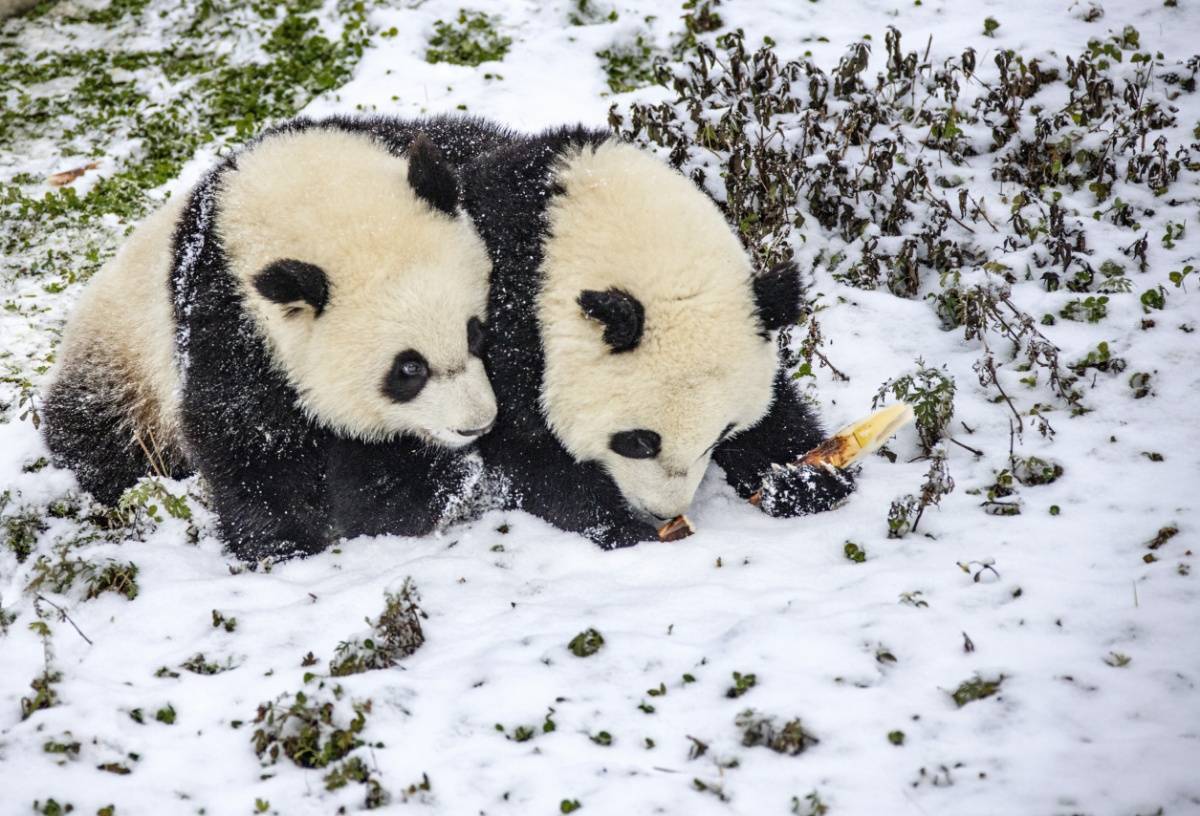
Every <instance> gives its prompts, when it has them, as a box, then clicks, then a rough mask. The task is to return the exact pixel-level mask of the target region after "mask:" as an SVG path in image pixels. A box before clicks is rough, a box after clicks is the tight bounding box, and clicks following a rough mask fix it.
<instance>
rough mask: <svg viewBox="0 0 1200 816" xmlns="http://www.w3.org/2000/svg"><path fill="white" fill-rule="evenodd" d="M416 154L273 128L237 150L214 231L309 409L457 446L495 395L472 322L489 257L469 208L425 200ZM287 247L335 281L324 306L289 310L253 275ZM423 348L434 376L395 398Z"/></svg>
mask: <svg viewBox="0 0 1200 816" xmlns="http://www.w3.org/2000/svg"><path fill="white" fill-rule="evenodd" d="M407 170H408V163H407V162H406V161H405V160H404V159H402V158H397V157H395V156H393V155H391V154H389V153H388V152H387V151H386V150H384V149H383V148H381V147H380V146H378V145H377V144H375V143H374V142H373V141H372V140H371V139H370V138H369V137H367V136H365V135H361V134H352V133H346V132H344V131H339V130H332V129H330V130H326V129H316V128H314V129H309V130H304V131H300V132H298V133H292V134H284V135H279V136H274V137H272V138H270V139H268V140H266V141H264V142H263V143H262V144H261V145H259V146H257V147H255V148H254V149H253V150H251V151H250V152H249V153H248V154H246V155H244V156H242V157H241V158H239V160H238V163H237V170H236V171H233V172H229V173H227V174H226V175H225V176H224V177H223V179H222V183H221V187H220V191H219V199H218V200H219V202H220V204H219V211H218V216H217V232H218V235H219V236H220V239H221V241H222V243H223V246H224V248H225V252H226V255H227V258H228V262H229V265H230V268H231V269H232V270H233V272H234V274H235V275H236V276H237V277H238V279H239V280H240V281H241V282H242V284H243V286H244V292H245V296H246V303H247V306H248V308H249V310H250V312H251V313H252V314H253V315H254V316H255V318H256V319H257V321H258V323H259V325H260V327H261V328H262V331H263V333H264V335H265V336H266V337H267V338H268V341H269V343H270V345H271V347H272V349H273V354H274V357H275V359H276V360H277V361H278V363H279V366H280V369H281V370H282V371H283V372H284V373H285V374H286V375H287V377H288V379H289V381H290V382H291V384H292V385H293V386H294V387H295V389H296V390H297V392H298V393H299V394H300V402H301V406H302V407H303V409H304V410H305V411H306V412H307V413H308V414H309V415H310V416H312V417H313V418H314V419H315V420H316V421H318V422H321V423H323V424H325V425H326V426H328V427H330V428H332V429H334V430H335V431H338V432H340V433H342V434H345V435H348V436H352V437H357V438H361V439H366V440H379V439H385V438H389V437H391V436H394V435H396V434H398V433H401V432H411V433H416V434H419V435H422V436H424V437H426V438H427V439H429V440H430V441H436V442H438V443H441V444H445V445H450V446H457V445H463V444H466V443H467V442H469V441H470V437H466V436H462V435H460V434H458V433H457V431H458V430H468V429H475V428H482V427H486V426H488V425H490V424H491V422H492V420H493V419H494V418H495V414H496V401H495V396H494V394H493V393H492V389H491V385H490V384H489V383H488V380H487V375H486V374H485V373H484V369H483V364H482V363H481V362H480V360H479V359H478V358H475V357H471V356H469V355H468V353H467V320H468V319H469V318H471V317H473V316H474V317H479V318H481V319H484V318H485V317H486V301H487V286H488V277H489V274H490V271H491V264H490V262H489V260H488V257H487V253H486V250H485V249H484V246H483V243H482V241H481V240H480V239H479V237H478V235H477V234H476V232H475V230H474V228H473V227H472V226H471V224H470V221H469V220H468V219H467V218H466V217H465V216H459V217H457V218H451V217H450V216H448V215H445V214H443V213H440V212H436V211H434V210H433V209H432V208H431V207H430V206H429V205H428V204H427V203H426V202H424V201H422V200H420V199H418V198H417V196H416V195H415V194H414V192H413V191H412V188H411V187H410V186H409V184H408V182H407ZM285 258H291V259H295V260H300V261H304V262H306V263H311V264H316V265H317V266H319V267H321V268H322V269H323V270H324V271H325V273H326V275H328V277H329V281H330V299H329V303H328V305H327V306H326V309H325V311H324V312H323V313H322V314H321V315H320V316H319V317H317V316H314V315H313V313H312V311H311V310H310V309H305V310H303V311H302V312H301V313H300V314H292V315H291V316H288V312H289V308H288V307H286V306H281V305H280V304H277V303H272V302H270V301H268V300H266V299H265V298H263V297H262V296H261V295H260V294H259V293H258V292H257V290H256V289H255V288H254V285H253V279H254V277H255V275H256V274H257V273H259V272H260V271H262V269H263V268H264V267H266V266H267V265H269V264H270V263H272V262H273V261H277V260H281V259H285ZM410 348H412V349H416V350H417V351H419V352H420V353H421V354H422V355H424V357H425V358H426V360H428V362H429V365H430V368H431V370H432V372H433V376H432V377H431V378H430V380H429V382H428V383H427V384H426V386H425V388H424V389H423V390H422V391H421V393H420V394H419V395H418V396H417V397H416V398H414V399H413V400H411V401H409V402H407V403H397V402H394V401H392V400H391V399H389V398H388V397H386V396H385V395H384V394H383V393H382V391H381V388H382V385H383V381H384V377H385V375H386V374H387V372H388V370H389V369H390V367H391V365H392V362H393V360H394V359H395V356H396V355H397V354H398V353H400V352H402V351H405V350H406V349H410Z"/></svg>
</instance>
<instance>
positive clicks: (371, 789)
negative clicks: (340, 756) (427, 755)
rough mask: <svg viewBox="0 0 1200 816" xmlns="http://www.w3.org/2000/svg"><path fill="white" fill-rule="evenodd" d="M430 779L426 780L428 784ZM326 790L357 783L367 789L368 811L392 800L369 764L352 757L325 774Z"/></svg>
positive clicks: (365, 802)
mask: <svg viewBox="0 0 1200 816" xmlns="http://www.w3.org/2000/svg"><path fill="white" fill-rule="evenodd" d="M428 781H429V778H428V777H426V778H425V782H426V783H428ZM324 782H325V790H327V791H334V790H338V789H339V788H344V787H346V786H347V785H349V784H350V783H351V782H356V783H358V784H360V785H364V786H365V787H366V799H365V801H364V802H363V807H364V808H366V809H367V810H374V809H376V808H380V807H383V806H384V805H386V804H387V803H388V801H389V799H390V797H389V796H388V792H387V790H386V789H385V788H384V787H383V785H382V784H381V783H380V781H379V777H378V776H377V775H376V774H374V773H372V772H371V769H370V768H368V767H367V763H365V762H363V761H362V759H361V758H360V757H356V756H352V757H350V758H349V759H346V760H345V761H343V762H342V763H341V764H339V765H336V766H334V768H333V770H331V771H330V772H329V773H327V774H325V778H324Z"/></svg>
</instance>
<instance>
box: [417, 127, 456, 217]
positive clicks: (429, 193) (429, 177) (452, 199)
mask: <svg viewBox="0 0 1200 816" xmlns="http://www.w3.org/2000/svg"><path fill="white" fill-rule="evenodd" d="M405 156H406V158H407V159H408V183H409V184H410V185H412V188H413V192H414V193H416V194H417V198H420V199H421V200H422V201H425V202H427V203H428V204H429V205H430V206H431V207H433V208H434V209H435V210H440V211H441V212H444V213H446V214H447V215H454V211H455V209H456V208H457V207H458V179H457V178H455V176H454V172H453V171H452V170H451V169H450V168H449V166H447V165H446V163H445V162H444V161H442V153H441V151H440V150H438V149H437V146H436V145H434V143H433V142H431V141H429V137H428V136H426V135H425V134H424V133H418V134H417V135H416V136H414V137H413V140H412V142H410V143H409V145H408V152H407V153H406V154H405Z"/></svg>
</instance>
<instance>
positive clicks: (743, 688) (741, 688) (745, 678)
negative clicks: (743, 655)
mask: <svg viewBox="0 0 1200 816" xmlns="http://www.w3.org/2000/svg"><path fill="white" fill-rule="evenodd" d="M756 685H758V676H757V675H754V674H742V673H741V672H736V671H735V672H734V673H733V685H732V686H730V687H729V688H728V689H726V690H725V696H726V697H729V698H731V699H732V698H735V697H741V696H742V695H743V694H745V693H746V692H747V691H749V690H750V689H752V688H754V687H755V686H756Z"/></svg>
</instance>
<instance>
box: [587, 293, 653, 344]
mask: <svg viewBox="0 0 1200 816" xmlns="http://www.w3.org/2000/svg"><path fill="white" fill-rule="evenodd" d="M576 302H577V303H579V308H581V309H582V310H583V314H584V316H585V317H588V318H589V319H591V320H599V321H600V322H601V323H603V324H604V342H605V343H607V344H608V345H609V347H610V348H611V349H612V352H613V354H616V353H618V352H622V351H631V350H633V349H635V348H637V345H638V343H640V342H641V340H642V328H643V326H644V324H645V322H646V310H645V309H644V308H642V304H641V302H640V301H639V300H638V299H637V298H635V297H634V296H633V295H631V294H629V293H628V292H625V291H623V290H621V289H606V290H605V291H603V292H598V291H596V290H595V289H585V290H584V291H582V292H580V293H579V297H578V299H577V301H576Z"/></svg>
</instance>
